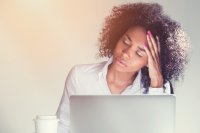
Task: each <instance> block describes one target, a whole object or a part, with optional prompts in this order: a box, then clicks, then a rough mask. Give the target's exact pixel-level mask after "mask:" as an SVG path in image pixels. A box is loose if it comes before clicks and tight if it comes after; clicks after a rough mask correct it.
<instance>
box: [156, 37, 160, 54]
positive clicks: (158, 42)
mask: <svg viewBox="0 0 200 133" xmlns="http://www.w3.org/2000/svg"><path fill="white" fill-rule="evenodd" d="M156 40H157V44H158V55H160V40H159V38H158V36H156Z"/></svg>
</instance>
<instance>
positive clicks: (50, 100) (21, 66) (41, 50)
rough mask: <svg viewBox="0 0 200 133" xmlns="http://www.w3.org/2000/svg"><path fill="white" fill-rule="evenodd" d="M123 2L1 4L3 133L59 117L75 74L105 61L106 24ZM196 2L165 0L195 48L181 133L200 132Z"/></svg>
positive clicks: (180, 105) (180, 109) (182, 92)
mask: <svg viewBox="0 0 200 133" xmlns="http://www.w3.org/2000/svg"><path fill="white" fill-rule="evenodd" d="M122 1H123V2H125V1H124V0H112V1H107V0H95V1H94V0H84V1H69V0H66V1H64V0H1V1H0V133H29V132H30V133H32V132H34V125H33V122H32V119H33V118H34V117H35V116H36V115H37V114H54V113H55V112H56V109H57V107H58V104H59V101H60V98H61V95H62V91H63V86H64V81H65V78H66V75H67V73H68V71H69V69H70V68H71V67H72V66H73V65H75V64H81V63H92V62H98V61H99V60H97V59H96V53H97V45H98V35H99V31H100V29H101V26H102V23H103V20H104V18H105V16H107V15H108V14H109V11H110V9H111V7H112V6H113V5H117V4H119V3H122ZM192 1H193V3H192V2H191V3H189V2H187V1H180V0H179V1H173V0H170V1H168V0H166V1H161V0H160V3H161V4H163V5H164V9H165V10H166V12H167V13H169V14H170V16H172V17H174V18H175V19H177V20H179V21H180V22H181V23H182V25H183V26H184V27H185V29H186V31H187V32H188V34H189V35H190V37H191V40H192V45H194V46H193V48H192V54H191V55H192V56H191V57H192V60H191V65H190V66H189V69H188V71H187V73H186V77H185V81H184V82H183V83H182V84H178V85H177V93H176V94H177V132H178V133H188V132H191V133H199V131H200V128H199V126H198V123H199V120H200V116H199V113H198V112H200V103H199V100H200V98H199V93H200V91H199V89H198V88H199V86H197V85H198V84H197V83H198V81H200V80H199V78H198V77H197V76H198V75H199V74H200V71H199V69H198V68H199V67H200V66H199V63H198V62H197V60H199V59H198V57H200V54H199V53H197V52H199V50H200V47H199V43H198V42H197V41H199V40H197V37H198V36H197V35H198V28H199V27H198V28H196V27H194V26H195V24H196V25H197V24H199V21H200V18H197V17H195V16H194V17H193V15H196V14H195V12H196V11H197V5H198V4H197V3H195V0H192ZM158 2H159V0H158ZM179 2H181V3H179ZM198 11H199V10H198ZM198 39H199V38H198ZM197 74H198V75H197Z"/></svg>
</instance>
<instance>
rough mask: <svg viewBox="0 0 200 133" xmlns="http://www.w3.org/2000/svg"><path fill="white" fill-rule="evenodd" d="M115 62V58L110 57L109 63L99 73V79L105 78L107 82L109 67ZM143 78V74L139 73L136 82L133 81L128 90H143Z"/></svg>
mask: <svg viewBox="0 0 200 133" xmlns="http://www.w3.org/2000/svg"><path fill="white" fill-rule="evenodd" d="M112 61H113V56H112V57H110V58H109V59H108V61H107V62H106V64H105V65H104V66H103V68H102V70H101V71H100V72H99V74H98V76H99V79H100V78H102V77H103V78H104V79H105V80H106V75H107V72H108V66H109V65H110V64H111V63H112ZM141 77H142V74H141V70H140V71H139V72H138V74H137V76H136V78H135V80H134V81H133V83H132V84H131V85H130V86H129V87H127V88H130V89H131V88H137V89H138V88H141Z"/></svg>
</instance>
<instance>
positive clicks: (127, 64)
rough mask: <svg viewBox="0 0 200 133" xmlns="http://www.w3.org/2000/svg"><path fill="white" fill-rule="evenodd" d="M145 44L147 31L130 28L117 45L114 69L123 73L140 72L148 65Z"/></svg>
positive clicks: (141, 28) (114, 55) (114, 54)
mask: <svg viewBox="0 0 200 133" xmlns="http://www.w3.org/2000/svg"><path fill="white" fill-rule="evenodd" d="M145 44H147V34H146V30H145V29H144V28H143V27H140V26H136V27H131V28H129V29H128V30H127V32H126V33H125V34H124V35H123V36H122V37H121V38H120V40H119V41H118V42H117V44H116V47H115V49H114V53H113V63H112V67H114V69H116V70H118V71H121V72H138V71H139V70H140V69H141V68H142V67H144V66H146V65H147V54H146V52H145V50H144V45H145Z"/></svg>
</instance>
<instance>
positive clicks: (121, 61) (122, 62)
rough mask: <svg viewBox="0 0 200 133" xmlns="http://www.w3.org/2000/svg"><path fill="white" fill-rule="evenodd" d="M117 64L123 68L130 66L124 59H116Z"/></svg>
mask: <svg viewBox="0 0 200 133" xmlns="http://www.w3.org/2000/svg"><path fill="white" fill-rule="evenodd" d="M116 63H117V64H118V65H120V66H122V67H127V66H128V65H127V64H126V63H125V61H124V60H122V59H116Z"/></svg>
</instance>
